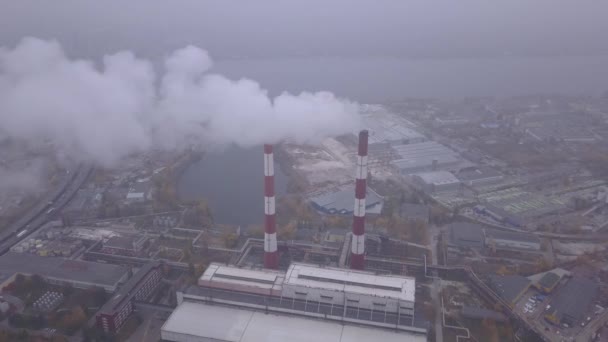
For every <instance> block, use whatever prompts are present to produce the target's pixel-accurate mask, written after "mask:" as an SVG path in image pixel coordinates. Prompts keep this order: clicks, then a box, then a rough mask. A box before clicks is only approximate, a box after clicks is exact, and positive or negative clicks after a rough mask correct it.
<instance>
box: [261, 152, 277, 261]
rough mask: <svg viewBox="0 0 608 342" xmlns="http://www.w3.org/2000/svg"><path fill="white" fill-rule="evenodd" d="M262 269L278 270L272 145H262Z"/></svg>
mask: <svg viewBox="0 0 608 342" xmlns="http://www.w3.org/2000/svg"><path fill="white" fill-rule="evenodd" d="M264 214H265V215H264V267H265V268H274V269H276V268H278V267H279V256H278V252H277V230H276V226H275V216H274V214H275V202H274V157H273V154H272V145H268V144H266V145H264Z"/></svg>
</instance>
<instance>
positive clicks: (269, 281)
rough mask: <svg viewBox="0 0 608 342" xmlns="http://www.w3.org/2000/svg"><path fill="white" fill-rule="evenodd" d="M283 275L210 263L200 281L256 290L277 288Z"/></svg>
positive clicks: (277, 272)
mask: <svg viewBox="0 0 608 342" xmlns="http://www.w3.org/2000/svg"><path fill="white" fill-rule="evenodd" d="M283 278H285V275H284V273H283V272H280V271H272V270H267V269H248V268H239V267H234V266H227V265H222V264H218V263H211V264H210V265H209V267H207V269H206V270H205V273H203V275H202V276H201V277H200V279H199V280H200V281H206V282H214V283H227V284H240V285H247V286H253V287H258V288H265V289H270V288H278V289H280V285H281V284H282V282H283Z"/></svg>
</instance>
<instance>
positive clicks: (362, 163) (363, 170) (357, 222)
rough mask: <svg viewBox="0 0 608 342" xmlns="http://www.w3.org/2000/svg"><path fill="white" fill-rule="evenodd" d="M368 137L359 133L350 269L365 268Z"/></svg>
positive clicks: (364, 132)
mask: <svg viewBox="0 0 608 342" xmlns="http://www.w3.org/2000/svg"><path fill="white" fill-rule="evenodd" d="M367 137H368V132H367V131H366V130H365V131H361V132H359V155H358V156H357V172H356V176H355V177H356V185H355V210H354V214H353V240H352V243H351V247H350V248H351V249H350V251H351V253H350V268H352V269H355V270H362V269H364V268H365V192H366V190H367V184H366V179H367Z"/></svg>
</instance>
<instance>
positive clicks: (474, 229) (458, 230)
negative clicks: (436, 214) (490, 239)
mask: <svg viewBox="0 0 608 342" xmlns="http://www.w3.org/2000/svg"><path fill="white" fill-rule="evenodd" d="M449 244H450V245H451V246H454V247H460V248H483V247H484V245H485V236H484V232H483V227H482V226H481V225H478V224H476V223H469V222H454V223H452V224H450V240H449Z"/></svg>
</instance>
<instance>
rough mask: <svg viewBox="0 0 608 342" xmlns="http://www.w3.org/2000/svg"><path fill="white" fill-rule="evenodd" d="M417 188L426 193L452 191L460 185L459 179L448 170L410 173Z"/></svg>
mask: <svg viewBox="0 0 608 342" xmlns="http://www.w3.org/2000/svg"><path fill="white" fill-rule="evenodd" d="M412 180H413V182H414V184H415V185H416V187H417V188H419V189H420V190H422V191H424V192H426V193H435V192H442V191H454V190H458V188H459V187H460V181H459V180H458V178H456V177H455V176H454V175H453V174H452V173H451V172H448V171H430V172H423V173H417V174H414V175H412Z"/></svg>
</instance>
